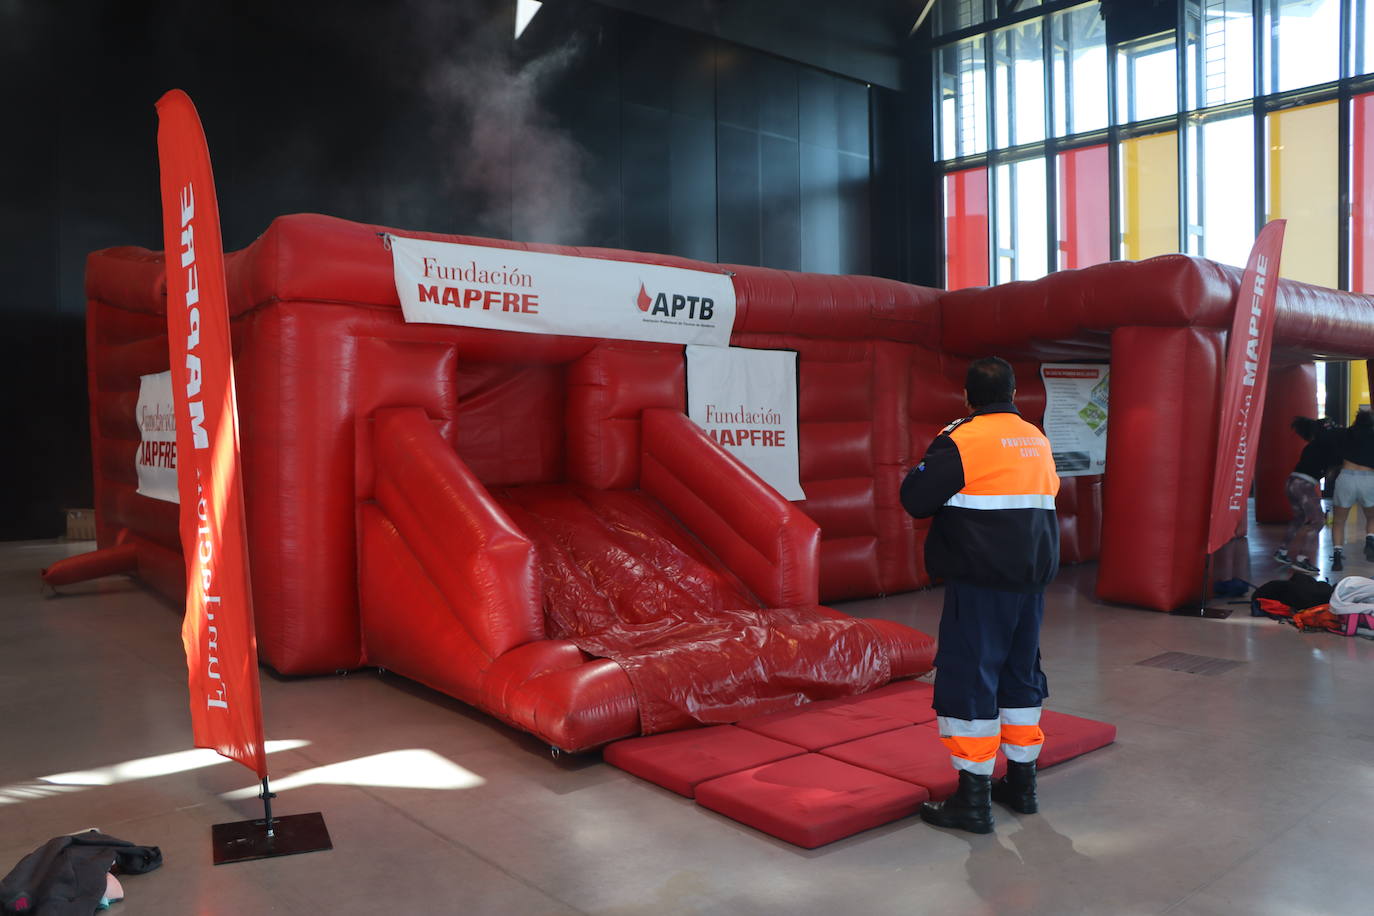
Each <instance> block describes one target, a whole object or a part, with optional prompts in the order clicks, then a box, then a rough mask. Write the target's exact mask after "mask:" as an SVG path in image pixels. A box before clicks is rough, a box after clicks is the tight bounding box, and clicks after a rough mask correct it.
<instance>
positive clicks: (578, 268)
mask: <svg viewBox="0 0 1374 916" xmlns="http://www.w3.org/2000/svg"><path fill="white" fill-rule="evenodd" d="M388 239H389V242H390V244H391V263H392V269H393V272H394V273H395V277H396V295H397V296H398V297H399V298H400V300H401V311H402V313H403V314H404V315H405V320H406V321H410V322H423V323H427V324H454V325H461V326H464V327H473V328H488V329H491V330H496V331H518V332H523V333H529V334H565V335H570V336H573V337H605V338H609V339H612V340H650V341H657V342H661V343H677V344H699V345H704V346H712V347H728V346H729V345H730V332H731V330H733V328H734V326H735V285H734V281H733V280H731V279H730V275H729V274H727V273H725V272H724V271H723V270H722V271H720V272H715V271H706V270H689V269H686V268H681V267H662V266H660V265H657V264H639V263H634V262H630V261H612V260H609V259H606V258H579V257H572V256H569V255H562V254H546V253H544V252H539V251H523V250H520V249H511V248H492V247H490V246H485V245H460V244H456V243H451V242H430V241H425V240H422V239H409V238H403V237H401V236H388Z"/></svg>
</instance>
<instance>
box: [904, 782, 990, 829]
mask: <svg viewBox="0 0 1374 916" xmlns="http://www.w3.org/2000/svg"><path fill="white" fill-rule="evenodd" d="M991 793H992V777H991V776H982V775H979V774H978V773H970V772H969V771H968V770H960V771H959V788H958V789H957V790H956V791H955V793H954V794H953V795H951V796H950V797H949V798H947V799H945V800H944V801H942V802H939V803H938V804H937V803H935V802H926V803H925V804H923V805H921V820H923V821H925V822H926V823H927V824H933V825H934V826H936V827H953V828H954V829H955V830H967V831H968V832H969V833H992V795H991Z"/></svg>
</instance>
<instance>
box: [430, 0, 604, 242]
mask: <svg viewBox="0 0 1374 916" xmlns="http://www.w3.org/2000/svg"><path fill="white" fill-rule="evenodd" d="M410 6H411V7H412V10H413V12H412V22H413V23H414V26H415V28H416V30H417V34H416V47H417V48H420V49H422V52H423V53H422V59H421V72H420V73H419V74H418V78H419V84H420V88H421V89H422V91H423V93H424V98H425V102H426V105H427V107H428V113H429V116H430V118H431V130H432V136H433V138H434V142H435V144H436V153H437V155H438V156H439V158H440V159H441V163H442V170H443V171H442V173H443V180H444V182H445V185H446V189H447V190H448V191H450V192H451V193H453V194H454V196H455V197H457V198H458V199H459V200H460V201H462V202H463V204H464V205H465V206H473V207H475V212H472V213H470V214H467V215H466V218H465V219H463V220H462V221H461V222H462V223H463V224H464V225H465V226H469V225H470V226H472V231H474V232H477V233H481V234H486V235H495V236H500V237H505V238H517V239H520V240H522V241H541V242H557V243H562V244H579V243H585V242H586V230H587V227H588V224H589V221H590V219H591V218H592V216H594V207H595V203H596V197H595V195H593V193H592V192H591V190H590V188H589V187H588V186H587V183H586V180H585V178H584V177H583V171H584V169H585V167H586V165H587V160H588V156H587V154H586V152H585V151H584V150H583V149H582V148H581V147H580V146H579V145H578V143H577V142H576V141H575V140H574V139H573V138H572V137H571V136H569V134H568V133H567V132H566V131H565V130H563V129H562V128H561V127H560V126H559V124H558V122H557V120H556V119H555V118H554V117H553V116H552V115H551V114H550V113H549V112H548V110H547V109H546V108H545V107H544V105H543V101H542V97H543V96H544V95H545V93H546V91H547V90H548V88H549V87H550V86H551V85H552V84H553V83H554V81H555V80H557V79H558V78H559V77H560V76H561V75H563V74H565V73H566V72H567V71H568V69H569V68H570V66H571V65H572V64H573V63H574V62H575V60H576V59H577V58H578V56H579V54H580V53H581V47H582V43H581V41H580V40H579V39H578V38H577V37H576V36H572V37H570V38H569V39H568V40H567V41H565V42H564V43H563V44H562V45H560V46H559V47H557V48H554V49H552V50H549V51H545V52H543V53H541V54H539V55H538V56H535V57H532V58H529V59H524V58H523V56H522V55H520V54H518V53H517V48H516V46H515V43H514V42H513V41H512V33H513V29H512V23H513V16H512V15H511V13H512V12H513V9H514V3H513V2H509V0H508V2H506V3H503V4H496V5H495V6H492V5H487V9H486V11H485V13H484V14H474V12H473V10H472V7H473V6H474V5H473V4H455V3H438V2H434V0H413V2H412V3H411V4H410Z"/></svg>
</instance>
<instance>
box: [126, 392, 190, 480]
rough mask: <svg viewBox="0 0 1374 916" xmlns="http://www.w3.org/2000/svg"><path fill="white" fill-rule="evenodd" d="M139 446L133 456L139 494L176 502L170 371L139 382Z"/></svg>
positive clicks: (174, 437) (175, 425) (175, 448)
mask: <svg viewBox="0 0 1374 916" xmlns="http://www.w3.org/2000/svg"><path fill="white" fill-rule="evenodd" d="M136 411H137V413H136V416H137V419H138V432H139V440H140V441H139V443H138V451H137V452H135V453H134V469H135V470H136V471H137V472H138V492H139V493H140V494H141V495H143V496H148V497H151V498H152V499H160V500H163V501H164V502H169V503H175V502H180V501H181V500H180V499H178V498H177V422H176V414H175V412H174V411H173V409H172V372H171V370H170V369H169V370H168V371H166V372H158V373H156V374H154V375H145V376H143V377H142V378H141V379H139V383H138V407H137V408H136Z"/></svg>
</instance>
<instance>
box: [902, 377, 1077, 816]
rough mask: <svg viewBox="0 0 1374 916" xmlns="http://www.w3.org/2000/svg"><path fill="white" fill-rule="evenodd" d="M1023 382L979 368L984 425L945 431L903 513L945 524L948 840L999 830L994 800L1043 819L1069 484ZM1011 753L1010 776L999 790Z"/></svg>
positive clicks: (941, 668) (978, 411) (936, 535)
mask: <svg viewBox="0 0 1374 916" xmlns="http://www.w3.org/2000/svg"><path fill="white" fill-rule="evenodd" d="M1015 395H1016V377H1015V375H1014V374H1013V372H1012V368H1011V365H1010V364H1008V363H1007V362H1006V361H1005V360H1002V359H998V358H996V357H988V358H985V359H979V360H975V361H974V362H973V363H972V364H971V365H970V366H969V367H968V374H967V376H966V378H965V382H964V398H965V400H966V401H967V403H968V406H969V409H970V410H971V411H972V413H971V414H970V415H969V416H967V417H965V418H964V419H962V420H958V421H956V422H954V423H951V424H950V425H949V426H947V427H945V428H944V430H943V431H942V432H941V433H940V435H939V436H937V437H936V439H935V441H934V442H932V443H931V445H930V448H929V449H928V450H927V451H926V456H925V459H924V460H923V461H922V462H921V463H920V464H918V465H917V466H916V467H914V468H912V469H911V470H910V471H909V472H908V473H907V475H906V479H905V480H903V481H902V491H901V498H902V505H903V506H905V507H906V510H907V511H908V512H910V513H911V514H912V515H914V516H915V517H917V518H933V521H932V522H931V526H930V531H929V533H928V535H927V537H926V550H925V559H926V570H927V571H928V572H929V573H930V575H931V576H932V577H933V578H937V579H943V580H944V581H945V604H944V611H943V613H942V614H941V617H940V638H939V649H938V651H937V653H936V656H935V667H936V674H935V702H934V706H935V712H936V714H937V715H938V717H939V726H940V740H941V741H942V742H943V743H944V744H945V746H946V747H948V748H949V751H950V754H951V756H952V760H953V763H954V767H955V769H956V770H958V771H959V789H958V791H957V792H955V794H954V795H952V796H950V797H949V798H948V799H947V800H946V801H945V802H944V803H942V804H930V803H927V804H925V805H922V806H921V819H922V820H924V821H926V822H927V823H930V824H934V825H935V826H937V827H955V828H958V829H961V830H968V831H971V832H973V833H990V832H991V831H992V826H993V821H992V800H994V799H995V800H996V801H998V802H1000V803H1002V804H1004V805H1006V806H1008V807H1009V808H1011V809H1012V810H1014V811H1018V812H1021V813H1023V814H1033V813H1035V811H1037V810H1038V801H1037V799H1036V792H1035V761H1036V759H1037V758H1038V757H1039V756H1040V747H1041V745H1042V744H1043V743H1044V740H1045V736H1044V733H1043V732H1041V730H1040V704H1041V703H1042V702H1043V701H1044V699H1045V697H1046V696H1047V695H1048V690H1047V687H1046V683H1045V675H1044V673H1043V672H1042V671H1041V670H1040V621H1041V618H1042V616H1043V614H1044V608H1045V586H1046V585H1048V584H1049V582H1050V580H1051V579H1053V578H1054V575H1055V573H1056V572H1058V570H1059V522H1058V519H1057V518H1056V516H1055V512H1054V497H1055V495H1056V494H1057V493H1058V492H1059V477H1058V475H1056V474H1055V472H1054V458H1053V456H1052V455H1051V454H1050V444H1049V441H1048V440H1047V439H1046V438H1045V436H1044V434H1043V433H1042V432H1040V430H1039V429H1037V428H1036V427H1035V426H1033V425H1032V424H1030V423H1027V422H1026V421H1025V420H1023V419H1021V414H1020V413H1019V412H1018V411H1017V410H1016V407H1015V406H1014V404H1013V403H1012V402H1013V399H1014V398H1015ZM999 745H1000V746H1001V747H1002V749H1003V751H1004V752H1005V753H1006V756H1007V775H1006V776H1005V777H1004V778H1003V779H1002V780H1001V781H1000V782H998V783H997V784H996V785H993V784H992V770H993V765H994V763H995V762H996V760H997V749H998V746H999Z"/></svg>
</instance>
